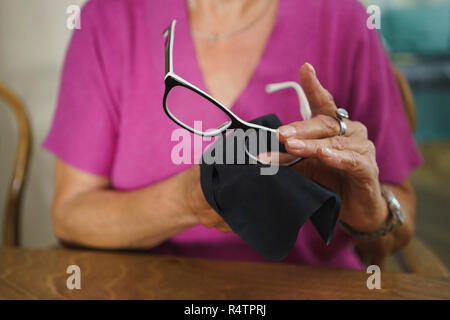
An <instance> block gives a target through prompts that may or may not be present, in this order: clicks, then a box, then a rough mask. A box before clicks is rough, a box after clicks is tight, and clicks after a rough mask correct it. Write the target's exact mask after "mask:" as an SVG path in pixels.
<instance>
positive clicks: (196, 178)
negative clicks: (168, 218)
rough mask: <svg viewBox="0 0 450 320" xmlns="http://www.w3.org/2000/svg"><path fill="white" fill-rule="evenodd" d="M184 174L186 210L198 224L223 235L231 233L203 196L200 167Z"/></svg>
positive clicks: (195, 166)
mask: <svg viewBox="0 0 450 320" xmlns="http://www.w3.org/2000/svg"><path fill="white" fill-rule="evenodd" d="M185 173H186V176H185V178H186V179H185V190H186V192H185V197H186V207H187V210H188V211H189V212H190V213H191V214H193V215H194V216H195V217H196V218H197V220H198V223H200V224H202V225H204V226H205V227H206V228H216V229H217V230H219V231H221V232H224V233H227V232H231V229H230V227H229V226H228V224H227V223H226V222H225V221H224V220H223V219H222V217H221V216H220V215H219V214H218V213H217V212H216V211H214V209H213V208H211V206H210V205H209V204H208V202H207V201H206V199H205V196H204V195H203V191H202V187H201V184H200V166H199V165H197V164H196V165H194V166H193V167H192V168H191V169H189V170H188V171H187V172H185Z"/></svg>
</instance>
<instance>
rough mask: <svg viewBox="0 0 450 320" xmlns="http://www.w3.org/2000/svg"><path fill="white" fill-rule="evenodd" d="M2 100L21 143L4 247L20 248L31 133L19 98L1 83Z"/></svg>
mask: <svg viewBox="0 0 450 320" xmlns="http://www.w3.org/2000/svg"><path fill="white" fill-rule="evenodd" d="M0 99H1V100H3V101H4V102H5V103H6V104H5V105H6V106H8V107H9V108H10V109H11V111H12V113H13V114H14V116H15V119H16V121H17V126H18V134H19V140H18V141H19V142H18V146H17V151H16V159H15V163H14V167H13V172H12V175H11V180H10V182H9V188H8V193H7V199H6V209H5V216H4V225H3V245H4V246H18V245H19V244H20V243H19V241H20V240H19V239H20V237H19V231H20V228H19V221H20V205H21V199H22V191H23V187H24V184H25V181H26V177H27V171H28V163H29V158H30V147H31V131H30V123H29V121H28V117H27V114H26V111H25V108H24V106H23V104H22V102H21V101H20V100H19V98H18V97H17V96H16V95H15V94H14V93H13V92H11V90H9V89H8V88H7V87H6V86H4V85H2V84H1V83H0ZM2 105H3V104H2Z"/></svg>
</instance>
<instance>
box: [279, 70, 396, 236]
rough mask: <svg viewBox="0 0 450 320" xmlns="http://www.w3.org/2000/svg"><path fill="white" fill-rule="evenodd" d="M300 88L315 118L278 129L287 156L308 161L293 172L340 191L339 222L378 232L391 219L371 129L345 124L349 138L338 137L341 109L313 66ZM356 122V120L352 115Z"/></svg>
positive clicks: (354, 124)
mask: <svg viewBox="0 0 450 320" xmlns="http://www.w3.org/2000/svg"><path fill="white" fill-rule="evenodd" d="M300 82H301V85H302V87H303V89H304V91H305V94H306V96H307V97H308V100H309V102H310V105H311V110H312V112H313V114H314V117H313V118H312V119H311V120H308V121H299V122H293V123H291V124H288V125H285V126H282V127H280V128H279V130H278V131H279V137H280V140H281V142H283V143H284V144H285V146H286V149H287V151H288V152H289V153H290V154H292V155H296V156H300V157H304V158H307V159H305V160H303V161H302V162H300V163H299V164H297V165H296V166H294V168H295V169H296V170H298V171H299V172H301V173H302V174H303V175H305V176H307V177H309V178H311V179H313V180H315V181H317V182H319V183H320V184H322V185H324V186H327V187H328V188H330V189H332V190H335V191H336V192H338V193H339V195H340V196H341V198H342V210H341V215H340V219H341V220H342V221H343V222H345V223H347V224H348V225H350V226H351V227H353V228H355V229H356V230H359V231H365V232H371V231H376V230H378V229H379V228H380V227H381V225H382V224H383V222H384V220H385V219H386V217H387V215H388V207H387V203H386V201H385V200H384V199H383V197H382V196H381V188H380V184H379V181H378V166H377V163H376V160H375V146H374V144H373V143H372V142H371V141H370V140H369V139H368V136H367V129H366V127H365V126H364V125H363V124H362V123H360V122H356V121H351V120H348V119H345V120H344V121H345V122H346V124H347V133H346V134H345V135H344V136H339V130H340V126H339V123H338V121H337V120H336V119H333V118H332V117H334V116H335V115H336V113H335V111H336V109H337V107H336V105H335V103H334V100H333V97H332V96H331V94H330V93H329V92H328V91H327V90H326V89H324V88H323V87H322V85H321V84H320V82H319V80H318V79H317V77H316V74H315V71H314V69H313V67H312V66H311V65H310V64H304V65H303V66H302V68H301V70H300ZM350 118H351V115H350Z"/></svg>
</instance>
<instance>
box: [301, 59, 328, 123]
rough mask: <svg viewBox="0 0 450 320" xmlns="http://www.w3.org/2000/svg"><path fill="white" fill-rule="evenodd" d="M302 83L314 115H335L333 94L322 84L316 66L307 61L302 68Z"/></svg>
mask: <svg viewBox="0 0 450 320" xmlns="http://www.w3.org/2000/svg"><path fill="white" fill-rule="evenodd" d="M300 84H301V86H302V88H303V90H304V91H305V94H306V97H307V98H308V101H309V104H310V106H311V111H312V113H313V114H314V115H319V114H327V115H331V116H334V115H335V112H336V109H337V107H336V104H335V103H334V99H333V96H332V95H331V94H330V93H329V92H328V90H326V89H325V88H324V87H322V85H321V84H320V82H319V80H318V78H317V75H316V71H315V70H314V67H313V66H312V65H311V64H309V63H305V64H304V65H303V66H302V67H301V68H300Z"/></svg>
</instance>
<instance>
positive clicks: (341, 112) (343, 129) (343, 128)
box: [334, 108, 349, 136]
mask: <svg viewBox="0 0 450 320" xmlns="http://www.w3.org/2000/svg"><path fill="white" fill-rule="evenodd" d="M334 118H335V119H336V120H337V122H338V123H339V128H340V129H339V135H340V136H344V135H345V134H346V133H347V124H346V123H345V121H344V119H348V118H349V117H348V112H347V110H345V109H343V108H338V109H337V110H336V117H334Z"/></svg>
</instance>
